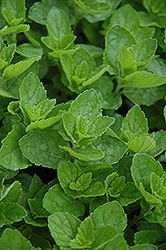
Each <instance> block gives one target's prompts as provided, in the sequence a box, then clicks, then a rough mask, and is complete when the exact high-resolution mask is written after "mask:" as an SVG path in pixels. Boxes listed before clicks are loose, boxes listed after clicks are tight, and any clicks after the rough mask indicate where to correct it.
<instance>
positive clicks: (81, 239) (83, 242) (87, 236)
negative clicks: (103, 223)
mask: <svg viewBox="0 0 166 250" xmlns="http://www.w3.org/2000/svg"><path fill="white" fill-rule="evenodd" d="M93 240H94V231H93V223H92V220H91V218H90V217H87V218H86V219H85V220H84V221H82V222H81V223H80V226H79V227H78V233H77V234H76V237H75V238H74V239H73V240H71V242H70V246H71V247H72V248H76V249H77V248H78V249H83V248H90V247H91V245H92V242H93Z"/></svg>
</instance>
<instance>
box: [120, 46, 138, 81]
mask: <svg viewBox="0 0 166 250" xmlns="http://www.w3.org/2000/svg"><path fill="white" fill-rule="evenodd" d="M118 60H119V62H120V65H121V75H122V77H125V76H127V75H129V74H131V73H133V72H135V71H136V70H137V64H136V62H135V57H133V55H132V54H131V53H130V51H129V50H128V49H127V48H126V47H125V46H124V45H122V44H121V45H120V49H119V55H118Z"/></svg>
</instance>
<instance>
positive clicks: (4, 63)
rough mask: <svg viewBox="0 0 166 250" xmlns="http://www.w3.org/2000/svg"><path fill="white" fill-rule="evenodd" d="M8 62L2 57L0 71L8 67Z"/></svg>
mask: <svg viewBox="0 0 166 250" xmlns="http://www.w3.org/2000/svg"><path fill="white" fill-rule="evenodd" d="M6 65H7V63H6V62H5V61H4V60H3V59H1V58H0V71H2V70H3V69H4V68H5V67H6Z"/></svg>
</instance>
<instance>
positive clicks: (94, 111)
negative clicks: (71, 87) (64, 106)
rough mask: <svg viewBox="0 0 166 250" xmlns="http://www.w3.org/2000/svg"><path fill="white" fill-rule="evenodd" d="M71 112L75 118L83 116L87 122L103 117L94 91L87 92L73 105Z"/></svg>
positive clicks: (79, 96) (78, 97)
mask: <svg viewBox="0 0 166 250" xmlns="http://www.w3.org/2000/svg"><path fill="white" fill-rule="evenodd" d="M69 111H70V112H71V113H72V114H73V115H74V116H77V117H78V116H79V115H82V116H83V117H84V118H85V119H86V120H90V119H91V118H93V117H94V116H100V115H101V107H100V101H99V98H98V95H97V93H96V91H95V90H94V89H91V90H85V91H84V92H83V93H81V94H80V95H78V96H77V98H76V99H75V100H74V101H73V102H72V103H71V106H70V108H69Z"/></svg>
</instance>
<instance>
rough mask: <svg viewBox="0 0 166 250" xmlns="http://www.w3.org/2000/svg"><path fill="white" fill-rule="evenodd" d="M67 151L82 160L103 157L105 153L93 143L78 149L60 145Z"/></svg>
mask: <svg viewBox="0 0 166 250" xmlns="http://www.w3.org/2000/svg"><path fill="white" fill-rule="evenodd" d="M59 147H60V148H62V149H64V150H65V151H67V152H69V153H70V154H71V155H72V156H74V157H76V158H78V159H79V160H81V161H95V160H99V159H101V158H103V156H104V153H103V151H101V150H100V149H98V148H95V147H94V146H92V145H88V146H82V147H80V148H78V149H76V150H73V149H71V148H69V147H66V146H59Z"/></svg>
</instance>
